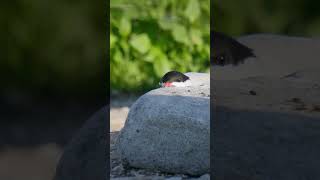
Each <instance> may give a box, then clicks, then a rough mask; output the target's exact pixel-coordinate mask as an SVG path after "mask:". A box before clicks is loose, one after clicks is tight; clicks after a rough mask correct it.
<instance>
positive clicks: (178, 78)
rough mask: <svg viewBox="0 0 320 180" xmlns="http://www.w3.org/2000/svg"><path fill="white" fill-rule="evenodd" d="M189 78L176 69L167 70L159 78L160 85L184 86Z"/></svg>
mask: <svg viewBox="0 0 320 180" xmlns="http://www.w3.org/2000/svg"><path fill="white" fill-rule="evenodd" d="M188 80H190V78H189V77H188V76H186V75H184V74H183V73H181V72H178V71H170V72H167V73H166V74H165V75H164V76H163V77H162V78H161V80H160V83H159V84H160V86H161V87H172V86H173V87H184V86H187V84H188V83H187V82H189V81H188Z"/></svg>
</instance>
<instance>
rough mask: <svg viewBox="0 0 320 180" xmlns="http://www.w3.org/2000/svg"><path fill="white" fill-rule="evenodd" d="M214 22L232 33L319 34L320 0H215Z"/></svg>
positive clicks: (220, 29)
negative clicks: (237, 0)
mask: <svg viewBox="0 0 320 180" xmlns="http://www.w3.org/2000/svg"><path fill="white" fill-rule="evenodd" d="M211 7H212V9H213V16H214V17H213V18H212V19H211V20H212V22H213V23H212V24H211V25H212V26H213V28H214V29H216V30H218V31H221V32H225V33H227V34H229V35H233V36H239V35H244V34H251V33H259V32H261V33H276V34H286V35H292V36H319V33H320V11H319V7H320V1H318V0H294V1H292V0H242V1H241V2H240V1H239V2H235V1H234V0H214V1H213V3H212V4H211Z"/></svg>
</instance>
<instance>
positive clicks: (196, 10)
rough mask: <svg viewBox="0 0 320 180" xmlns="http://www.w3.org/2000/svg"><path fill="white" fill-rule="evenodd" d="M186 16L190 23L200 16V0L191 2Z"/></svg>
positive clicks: (191, 0)
mask: <svg viewBox="0 0 320 180" xmlns="http://www.w3.org/2000/svg"><path fill="white" fill-rule="evenodd" d="M184 14H185V16H186V17H187V18H188V19H189V21H190V22H191V23H193V22H194V21H195V20H196V19H197V18H198V17H199V15H200V6H199V2H198V0H189V3H188V5H187V8H186V10H185V12H184Z"/></svg>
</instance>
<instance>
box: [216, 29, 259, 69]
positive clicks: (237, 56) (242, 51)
mask: <svg viewBox="0 0 320 180" xmlns="http://www.w3.org/2000/svg"><path fill="white" fill-rule="evenodd" d="M211 47H213V48H211V53H210V54H211V58H210V59H211V61H210V62H211V65H218V66H224V65H229V64H232V65H238V64H239V63H243V62H244V60H245V59H246V58H249V57H255V55H254V53H253V50H252V49H250V48H248V47H247V46H245V45H243V44H241V43H239V42H238V41H236V40H235V39H233V38H231V37H228V36H226V35H224V34H222V33H219V32H215V31H211Z"/></svg>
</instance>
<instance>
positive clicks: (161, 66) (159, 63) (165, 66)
mask: <svg viewBox="0 0 320 180" xmlns="http://www.w3.org/2000/svg"><path fill="white" fill-rule="evenodd" d="M153 70H154V72H155V73H156V75H157V76H158V77H162V76H163V75H164V74H165V73H166V72H168V71H169V70H170V64H169V61H168V58H167V56H165V55H164V56H161V57H158V58H157V59H155V61H154V63H153Z"/></svg>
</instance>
